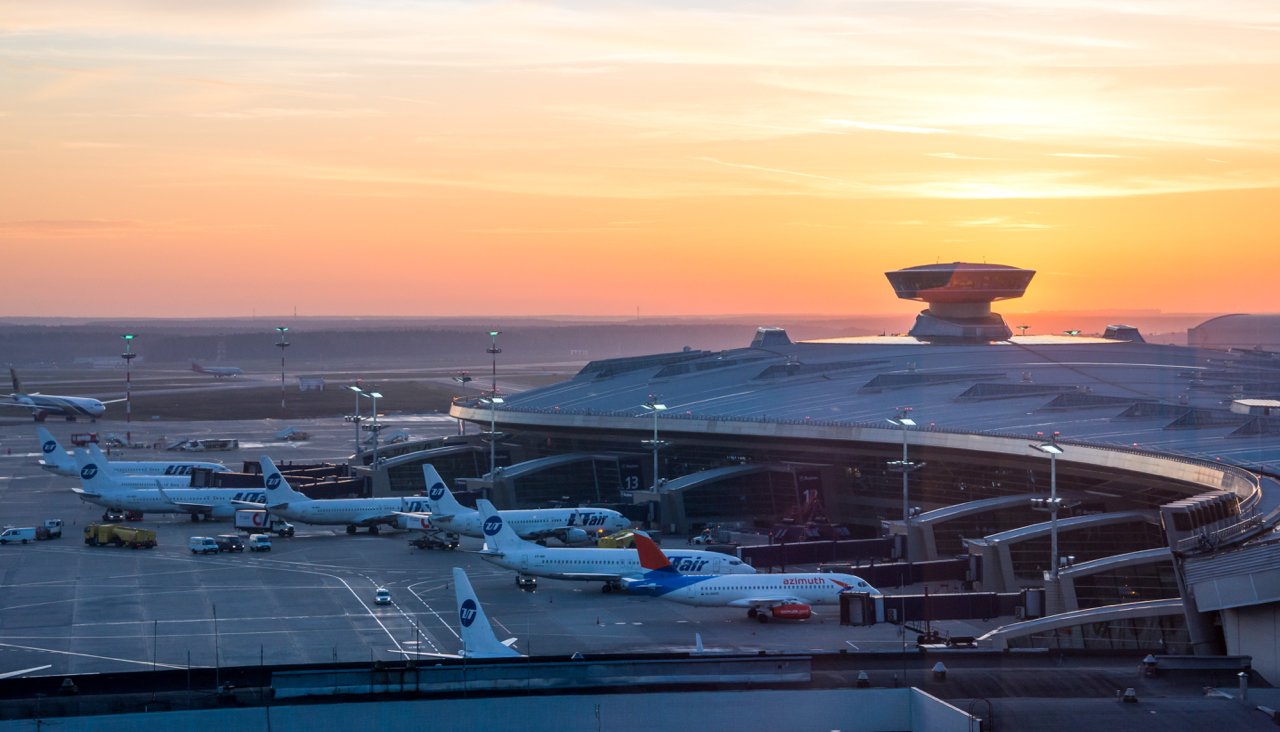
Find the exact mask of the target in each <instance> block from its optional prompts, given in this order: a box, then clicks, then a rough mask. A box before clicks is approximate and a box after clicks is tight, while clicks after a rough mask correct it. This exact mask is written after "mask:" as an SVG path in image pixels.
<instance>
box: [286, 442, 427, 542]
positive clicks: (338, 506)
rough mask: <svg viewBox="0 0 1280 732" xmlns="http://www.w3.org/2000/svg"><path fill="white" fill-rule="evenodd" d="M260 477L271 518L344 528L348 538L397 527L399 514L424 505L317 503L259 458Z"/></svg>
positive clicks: (349, 500) (394, 500) (413, 501)
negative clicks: (363, 529) (363, 528)
mask: <svg viewBox="0 0 1280 732" xmlns="http://www.w3.org/2000/svg"><path fill="white" fill-rule="evenodd" d="M261 464H262V476H263V478H264V479H265V483H266V487H267V492H266V502H267V506H266V507H267V510H268V511H270V512H271V515H273V516H279V517H280V518H284V519H288V520H290V521H300V522H302V523H304V524H315V525H337V526H343V525H345V526H346V527H347V533H348V534H354V533H356V529H357V528H359V527H361V526H368V527H369V533H370V534H376V533H378V528H379V527H380V526H384V525H385V526H397V525H398V524H400V523H401V521H399V520H398V519H400V515H401V514H406V513H411V514H421V513H423V512H425V511H426V508H427V504H426V502H425V501H423V500H422V499H421V498H416V499H415V498H331V499H321V500H317V499H314V498H308V497H307V496H305V495H303V494H301V493H299V492H297V491H296V490H294V489H293V487H292V486H290V485H289V481H287V480H285V478H284V476H283V475H282V474H281V473H280V471H279V470H277V469H276V465H275V463H273V462H271V458H269V457H267V456H265V455H264V456H262V460H261Z"/></svg>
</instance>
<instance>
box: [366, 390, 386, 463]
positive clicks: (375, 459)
mask: <svg viewBox="0 0 1280 732" xmlns="http://www.w3.org/2000/svg"><path fill="white" fill-rule="evenodd" d="M362 393H363V395H364V396H367V397H369V398H370V399H372V400H373V428H372V429H371V430H370V431H371V432H373V467H375V468H376V467H378V431H379V430H381V429H382V428H381V427H379V426H378V400H379V399H381V398H382V394H379V393H378V392H376V391H366V392H362Z"/></svg>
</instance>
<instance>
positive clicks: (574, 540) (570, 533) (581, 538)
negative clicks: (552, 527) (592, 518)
mask: <svg viewBox="0 0 1280 732" xmlns="http://www.w3.org/2000/svg"><path fill="white" fill-rule="evenodd" d="M586 541H587V532H585V531H583V530H582V529H568V530H566V531H565V532H564V542H565V543H566V544H583V543H586Z"/></svg>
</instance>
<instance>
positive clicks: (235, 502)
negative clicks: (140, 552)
mask: <svg viewBox="0 0 1280 732" xmlns="http://www.w3.org/2000/svg"><path fill="white" fill-rule="evenodd" d="M74 454H75V459H76V465H77V466H78V467H79V468H80V486H81V487H80V488H74V489H72V490H74V491H75V492H76V494H78V495H79V496H80V499H81V500H84V501H88V502H90V503H96V504H98V505H99V506H102V507H104V508H106V509H108V510H116V511H137V512H139V513H185V514H190V516H191V520H192V521H199V520H200V519H201V518H204V519H209V518H231V517H233V516H235V513H236V509H238V508H244V505H245V504H246V503H250V504H255V505H258V506H261V504H262V502H263V501H264V500H266V492H265V491H263V490H261V489H252V488H249V489H246V488H191V487H190V485H191V478H190V477H188V476H178V475H158V476H143V475H120V474H118V473H116V472H115V471H114V470H112V469H111V466H110V464H109V463H107V462H106V461H105V460H100V459H97V458H94V457H91V456H90V455H89V453H88V452H86V451H84V450H76V451H75V453H74Z"/></svg>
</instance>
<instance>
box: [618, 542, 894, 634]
mask: <svg viewBox="0 0 1280 732" xmlns="http://www.w3.org/2000/svg"><path fill="white" fill-rule="evenodd" d="M635 550H636V553H637V554H638V555H639V558H640V563H641V564H642V565H643V566H644V568H645V569H646V570H647V572H646V573H645V575H644V576H643V577H642V578H640V579H628V580H624V581H623V584H624V586H625V587H626V589H627V592H634V593H636V594H640V595H650V596H653V597H661V598H663V599H665V600H672V601H675V602H680V603H684V604H685V605H701V606H714V607H745V608H747V617H749V618H755V619H757V620H759V621H760V622H762V623H764V622H767V621H768V620H769V618H770V617H771V616H772V617H775V618H787V619H790V620H804V619H805V618H808V617H809V616H810V615H812V614H813V611H812V609H811V607H812V606H813V605H828V604H835V603H838V602H840V593H841V592H844V591H845V590H857V591H859V592H875V591H876V590H875V588H874V587H872V586H871V585H869V584H867V582H866V581H865V580H863V579H862V578H861V577H858V576H856V575H852V574H839V573H836V572H784V573H781V574H757V575H755V576H754V577H733V576H722V577H693V576H690V575H688V574H683V573H681V572H680V571H679V570H678V569H677V568H676V566H675V563H674V562H672V561H671V559H669V558H668V557H667V556H666V555H665V554H663V552H662V549H661V548H659V547H658V545H657V544H656V543H654V541H653V539H650V538H649V537H648V536H646V535H645V534H644V533H643V532H639V531H637V532H636V537H635Z"/></svg>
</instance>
